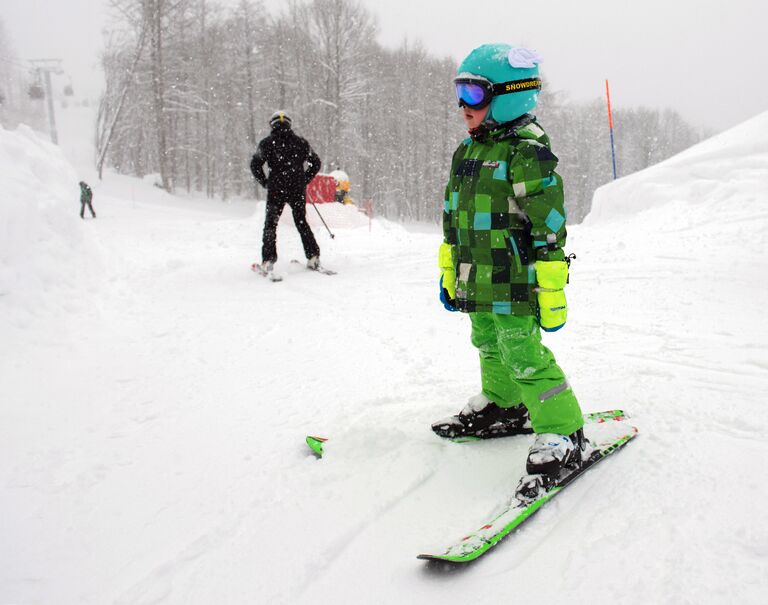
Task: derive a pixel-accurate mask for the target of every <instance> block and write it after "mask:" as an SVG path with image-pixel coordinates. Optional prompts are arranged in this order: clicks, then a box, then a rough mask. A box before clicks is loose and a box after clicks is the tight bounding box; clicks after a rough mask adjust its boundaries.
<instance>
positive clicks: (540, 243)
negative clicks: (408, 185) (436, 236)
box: [443, 115, 566, 315]
mask: <svg viewBox="0 0 768 605" xmlns="http://www.w3.org/2000/svg"><path fill="white" fill-rule="evenodd" d="M556 167H557V157H556V156H555V155H554V154H553V153H552V152H551V151H550V149H549V138H548V137H547V135H546V134H545V132H544V130H543V129H542V128H541V126H539V125H538V123H537V122H536V119H535V118H534V117H533V116H531V115H525V116H523V117H522V118H519V119H518V120H515V121H514V122H511V123H508V124H503V125H501V126H499V127H498V128H497V129H495V130H492V131H491V133H490V135H489V136H488V137H487V139H486V140H485V141H483V142H479V141H476V140H472V139H466V140H464V141H463V142H462V143H461V145H459V148H458V149H457V150H456V151H455V153H454V154H453V162H452V164H451V176H450V180H449V181H448V186H447V187H446V190H445V201H444V208H443V235H444V237H445V241H446V242H447V243H449V244H451V249H452V255H453V264H454V267H455V268H456V305H457V308H458V309H459V310H460V311H465V312H474V311H486V312H491V313H501V314H507V315H536V314H537V312H538V303H537V301H536V293H535V291H534V287H535V286H536V272H535V269H534V263H535V262H536V260H563V258H564V254H563V251H562V247H563V246H564V245H565V237H566V230H565V208H564V204H563V182H562V179H561V178H560V175H558V174H557V173H556V172H555V168H556Z"/></svg>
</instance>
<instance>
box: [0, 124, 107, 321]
mask: <svg viewBox="0 0 768 605" xmlns="http://www.w3.org/2000/svg"><path fill="white" fill-rule="evenodd" d="M78 182H79V178H78V176H77V173H76V172H75V170H74V169H73V168H72V166H71V164H70V163H69V162H68V161H67V160H66V159H65V158H64V155H63V154H62V152H61V150H60V149H59V147H57V146H56V145H53V144H52V143H50V142H48V141H46V140H45V139H44V138H43V137H42V136H41V135H39V134H37V133H35V132H34V131H33V130H32V129H31V128H29V127H27V126H24V125H21V126H19V127H18V128H17V129H16V130H14V131H10V130H5V129H3V128H0V183H2V187H0V195H1V196H2V197H0V304H2V303H5V304H7V305H8V307H9V308H11V309H12V310H14V311H19V310H22V309H26V310H31V309H32V308H34V307H37V306H38V304H47V303H50V302H52V301H51V300H50V296H49V295H50V294H51V290H52V289H55V288H58V287H62V286H63V287H75V286H80V285H82V281H81V280H82V279H83V276H87V275H93V269H94V259H93V256H94V255H93V254H92V251H91V250H90V249H91V246H90V245H89V244H88V241H90V238H87V234H86V231H85V225H83V224H81V223H82V221H81V219H80V216H79V209H80V205H79V197H80V188H79V186H78ZM10 301H14V302H11V303H10V304H9V302H10Z"/></svg>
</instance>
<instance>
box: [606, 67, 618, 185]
mask: <svg viewBox="0 0 768 605" xmlns="http://www.w3.org/2000/svg"><path fill="white" fill-rule="evenodd" d="M605 98H606V99H607V101H608V128H609V129H610V131H611V160H612V161H613V180H614V181H615V180H616V145H615V144H614V141H613V114H612V113H611V91H610V89H609V88H608V80H606V81H605Z"/></svg>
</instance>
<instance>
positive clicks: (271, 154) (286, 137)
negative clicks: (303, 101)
mask: <svg viewBox="0 0 768 605" xmlns="http://www.w3.org/2000/svg"><path fill="white" fill-rule="evenodd" d="M269 125H270V127H271V128H272V133H271V134H270V135H269V136H268V137H266V138H265V139H262V140H261V142H260V143H259V146H258V149H257V150H256V153H255V154H254V155H253V158H252V159H251V172H252V173H253V176H254V177H255V178H256V180H257V181H258V182H259V184H260V185H261V186H262V187H266V189H267V213H266V219H265V221H264V239H263V245H262V248H261V260H262V268H263V269H264V271H267V272H268V271H271V270H272V266H273V265H274V264H275V261H276V260H277V247H276V244H277V222H278V221H279V220H280V215H281V214H282V212H283V206H284V205H285V204H286V203H287V204H288V205H289V206H290V207H291V210H292V211H293V222H294V223H296V228H297V229H298V230H299V234H300V235H301V243H302V244H303V246H304V254H305V255H306V257H307V267H308V268H310V269H317V268H318V267H319V266H320V247H319V246H318V245H317V241H316V240H315V236H314V235H313V234H312V229H310V228H309V225H308V224H307V217H306V213H307V205H306V204H307V202H306V198H305V192H306V187H307V184H308V183H309V182H310V181H311V180H312V179H313V178H314V176H315V175H316V174H317V173H318V172H319V171H320V158H319V157H318V156H317V154H316V153H315V152H314V151H312V148H311V147H310V146H309V143H308V142H307V141H306V140H305V139H303V138H301V137H300V136H298V135H297V134H295V133H294V132H293V130H292V129H291V118H290V117H289V116H288V115H287V114H286V113H285V112H284V111H277V112H275V113H274V114H272V117H271V118H270V120H269ZM265 162H266V164H267V166H268V167H269V176H266V175H265V174H264V163H265ZM305 163H306V164H307V166H306V167H305Z"/></svg>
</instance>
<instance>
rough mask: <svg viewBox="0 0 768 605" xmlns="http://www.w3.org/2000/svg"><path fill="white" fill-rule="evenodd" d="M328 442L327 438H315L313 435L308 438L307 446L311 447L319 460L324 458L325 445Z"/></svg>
mask: <svg viewBox="0 0 768 605" xmlns="http://www.w3.org/2000/svg"><path fill="white" fill-rule="evenodd" d="M326 441H328V439H326V438H325V437H313V436H312V435H309V436H308V437H307V445H308V446H309V449H311V450H312V451H313V452H314V453H315V455H316V456H317V457H318V458H322V457H323V443H324V442H326Z"/></svg>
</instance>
